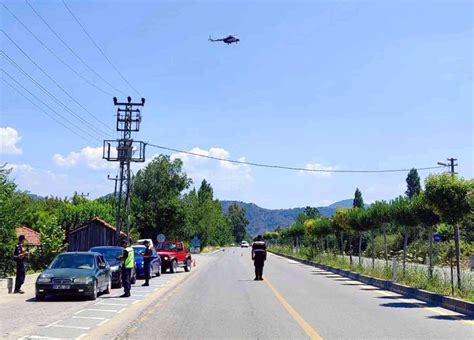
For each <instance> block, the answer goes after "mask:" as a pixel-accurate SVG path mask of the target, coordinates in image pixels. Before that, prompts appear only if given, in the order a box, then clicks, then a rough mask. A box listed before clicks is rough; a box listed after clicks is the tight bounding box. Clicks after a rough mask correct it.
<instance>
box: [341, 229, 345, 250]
mask: <svg viewBox="0 0 474 340" xmlns="http://www.w3.org/2000/svg"><path fill="white" fill-rule="evenodd" d="M341 256H344V232H343V231H341Z"/></svg>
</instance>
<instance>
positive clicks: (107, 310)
mask: <svg viewBox="0 0 474 340" xmlns="http://www.w3.org/2000/svg"><path fill="white" fill-rule="evenodd" d="M86 310H90V311H92V312H108V313H119V311H116V310H113V309H98V308H88V309H86Z"/></svg>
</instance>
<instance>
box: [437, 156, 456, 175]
mask: <svg viewBox="0 0 474 340" xmlns="http://www.w3.org/2000/svg"><path fill="white" fill-rule="evenodd" d="M447 160H448V162H449V164H448V163H443V162H438V165H442V166H446V167H448V166H449V167H450V172H451V175H453V176H454V175H456V174H457V173H456V172H455V171H454V167H455V166H458V164H457V163H456V164H455V163H454V162H456V161H457V160H458V159H457V158H448V159H447Z"/></svg>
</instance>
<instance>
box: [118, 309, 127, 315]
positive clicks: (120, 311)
mask: <svg viewBox="0 0 474 340" xmlns="http://www.w3.org/2000/svg"><path fill="white" fill-rule="evenodd" d="M125 309H126V308H122V309H121V310H119V311H118V312H117V313H118V314H120V313H122V312H123V311H124V310H125Z"/></svg>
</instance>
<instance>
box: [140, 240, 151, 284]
mask: <svg viewBox="0 0 474 340" xmlns="http://www.w3.org/2000/svg"><path fill="white" fill-rule="evenodd" d="M143 244H144V245H145V252H144V253H143V269H144V270H145V283H144V284H142V286H144V287H147V286H149V285H150V283H149V280H150V276H151V275H150V272H151V258H152V257H153V252H152V251H151V248H150V241H148V240H146V241H145V242H143Z"/></svg>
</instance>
